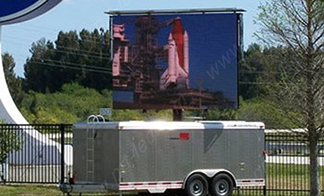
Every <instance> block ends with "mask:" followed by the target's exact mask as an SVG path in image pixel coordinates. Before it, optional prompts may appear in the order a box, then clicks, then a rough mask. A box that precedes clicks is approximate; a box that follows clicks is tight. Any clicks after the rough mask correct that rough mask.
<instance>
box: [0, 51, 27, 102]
mask: <svg viewBox="0 0 324 196" xmlns="http://www.w3.org/2000/svg"><path fill="white" fill-rule="evenodd" d="M2 59H3V66H4V73H5V76H6V80H7V84H8V88H9V91H10V94H11V96H12V98H13V100H14V102H15V103H16V105H17V107H19V106H20V104H21V102H22V99H23V96H24V92H23V90H22V79H21V78H19V77H17V76H16V74H15V66H16V63H15V61H14V59H13V57H12V56H11V55H10V54H8V53H4V54H3V55H2Z"/></svg>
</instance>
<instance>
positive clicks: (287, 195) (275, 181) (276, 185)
mask: <svg viewBox="0 0 324 196" xmlns="http://www.w3.org/2000/svg"><path fill="white" fill-rule="evenodd" d="M266 167H267V168H266V169H267V176H266V177H267V189H268V190H272V189H275V190H280V191H267V195H269V196H295V195H296V196H304V195H305V196H306V195H309V193H307V192H306V191H303V190H308V189H309V175H308V173H309V168H308V165H293V164H267V166H266ZM320 174H321V176H324V167H320ZM321 185H322V187H321V188H322V190H324V178H323V179H321ZM257 189H258V190H245V189H243V190H242V191H241V192H240V195H241V196H252V195H256V196H258V195H263V189H262V187H261V188H260V187H258V188H257ZM291 190H297V191H291ZM298 190H299V191H298ZM2 195H4V196H7V195H8V196H16V195H22V196H34V195H35V196H36V195H45V196H56V195H57V196H59V195H63V193H62V192H61V191H60V190H59V189H58V188H57V187H56V185H32V184H23V185H22V184H17V185H0V196H2ZM72 195H73V196H76V195H79V194H72ZM82 195H83V196H84V195H86V194H82ZM88 195H94V194H88ZM96 195H98V196H99V195H109V196H117V195H118V194H116V193H110V194H108V193H107V194H96ZM233 195H238V193H237V191H234V194H233ZM128 196H131V194H128Z"/></svg>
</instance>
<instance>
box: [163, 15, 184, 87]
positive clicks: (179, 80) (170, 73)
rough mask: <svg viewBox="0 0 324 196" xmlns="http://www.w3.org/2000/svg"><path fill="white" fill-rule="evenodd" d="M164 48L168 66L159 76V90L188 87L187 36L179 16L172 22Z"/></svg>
mask: <svg viewBox="0 0 324 196" xmlns="http://www.w3.org/2000/svg"><path fill="white" fill-rule="evenodd" d="M166 49H167V50H168V68H167V70H166V71H165V72H164V73H163V74H162V76H161V78H160V90H166V89H170V88H172V89H189V37H188V33H187V31H186V30H185V29H184V27H183V25H182V22H181V19H180V17H177V18H175V20H174V22H173V29H172V32H171V33H170V35H169V41H168V44H167V45H166Z"/></svg>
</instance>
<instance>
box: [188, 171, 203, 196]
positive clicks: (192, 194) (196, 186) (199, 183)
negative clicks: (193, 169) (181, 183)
mask: <svg viewBox="0 0 324 196" xmlns="http://www.w3.org/2000/svg"><path fill="white" fill-rule="evenodd" d="M207 190H208V183H207V180H206V178H205V177H204V176H202V175H200V174H194V175H192V176H190V178H189V179H188V181H187V183H186V192H187V195H188V196H206V195H207V192H208V191H207Z"/></svg>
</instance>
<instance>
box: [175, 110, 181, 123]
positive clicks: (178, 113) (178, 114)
mask: <svg viewBox="0 0 324 196" xmlns="http://www.w3.org/2000/svg"><path fill="white" fill-rule="evenodd" d="M173 121H182V110H181V109H173Z"/></svg>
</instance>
